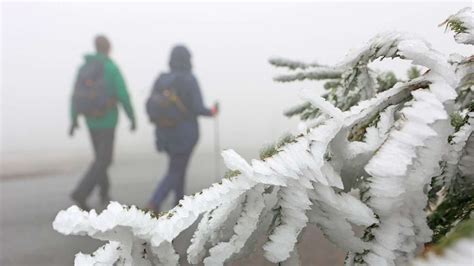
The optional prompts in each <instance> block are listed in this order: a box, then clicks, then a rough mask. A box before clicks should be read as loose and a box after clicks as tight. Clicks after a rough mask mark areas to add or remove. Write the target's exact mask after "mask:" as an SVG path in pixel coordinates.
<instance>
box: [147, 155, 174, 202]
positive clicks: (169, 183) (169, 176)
mask: <svg viewBox="0 0 474 266" xmlns="http://www.w3.org/2000/svg"><path fill="white" fill-rule="evenodd" d="M167 155H168V170H167V172H166V174H165V176H164V177H163V179H162V180H161V182H160V184H159V185H158V187H157V188H156V190H155V192H154V193H153V196H152V198H151V201H150V205H151V207H152V208H153V209H155V210H159V208H160V205H161V203H162V202H163V200H164V199H165V198H166V196H168V194H169V192H170V191H171V190H172V189H174V187H175V186H176V185H175V182H176V178H177V173H176V170H175V169H176V165H177V162H178V161H179V159H177V157H176V155H175V154H170V153H168V154H167Z"/></svg>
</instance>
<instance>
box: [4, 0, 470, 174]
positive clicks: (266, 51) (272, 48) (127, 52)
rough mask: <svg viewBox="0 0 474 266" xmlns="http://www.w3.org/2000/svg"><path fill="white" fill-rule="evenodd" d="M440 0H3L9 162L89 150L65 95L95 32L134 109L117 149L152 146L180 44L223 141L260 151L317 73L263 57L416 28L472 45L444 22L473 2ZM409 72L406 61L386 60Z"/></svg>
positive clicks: (316, 56)
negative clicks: (305, 77)
mask: <svg viewBox="0 0 474 266" xmlns="http://www.w3.org/2000/svg"><path fill="white" fill-rule="evenodd" d="M470 4H471V3H470V2H469V1H466V2H444V3H432V2H423V3H412V2H406V3H397V4H391V3H341V2H337V3H272V4H270V3H260V4H256V3H235V4H230V3H222V4H220V3H192V4H191V3H133V2H130V3H99V4H97V3H8V2H6V3H5V2H4V3H2V33H1V36H2V39H1V44H2V59H1V70H2V77H3V78H2V83H1V84H2V85H1V90H2V92H1V93H2V94H1V112H2V114H1V130H2V132H1V134H2V141H1V156H2V161H3V163H2V164H3V166H4V167H5V166H9V165H10V166H11V165H14V164H13V162H14V161H21V162H23V163H28V162H35V161H41V160H45V158H55V159H54V160H55V161H54V160H50V161H49V163H54V162H56V163H59V160H61V158H66V157H69V158H71V157H74V158H75V156H76V155H77V156H79V155H81V154H82V155H87V154H88V152H89V149H90V144H89V140H88V135H87V130H86V127H85V124H84V123H83V122H84V121H82V120H81V121H80V123H81V124H80V125H81V128H80V130H79V132H78V134H77V135H76V136H75V138H72V139H71V138H69V137H68V135H67V130H68V126H69V98H70V95H71V92H72V83H73V79H74V77H75V75H76V71H77V68H78V66H79V65H80V64H81V63H82V61H83V55H84V54H86V53H90V52H93V45H92V40H93V37H94V36H95V35H96V34H98V33H103V34H105V35H106V36H108V37H109V38H110V40H111V42H112V54H111V57H112V58H113V59H114V60H115V62H116V63H117V64H118V66H119V67H120V69H121V71H122V73H123V75H124V77H125V79H126V82H127V85H128V90H129V93H130V95H131V98H132V102H133V104H134V107H135V112H136V115H137V117H138V131H137V132H135V133H130V132H129V131H128V126H129V125H128V121H127V119H126V117H125V116H124V115H123V112H122V113H121V117H120V126H119V130H118V139H117V142H116V149H115V154H116V155H118V156H123V155H124V154H129V155H133V154H137V153H144V154H154V153H155V151H154V145H153V134H152V131H153V128H152V126H151V125H150V123H149V122H148V121H147V118H146V116H145V112H144V102H145V100H146V98H147V97H148V95H149V91H150V88H151V85H152V83H153V82H154V80H155V79H156V77H157V75H158V74H159V73H160V72H162V71H167V69H168V66H167V65H168V56H169V52H170V49H171V48H172V46H173V45H174V44H177V43H182V44H186V45H187V46H188V47H189V48H190V50H191V52H192V53H193V66H194V68H193V69H194V73H195V75H196V76H197V78H198V80H199V83H200V85H201V89H202V92H203V96H204V98H205V102H206V103H207V105H209V106H210V105H211V104H212V103H213V102H214V101H216V100H218V101H219V102H220V103H221V107H222V112H221V115H220V116H219V118H218V121H219V128H220V137H221V147H222V148H228V147H232V148H235V149H236V150H237V151H245V152H247V153H250V154H256V153H257V151H258V150H259V149H260V147H262V145H263V144H265V143H267V142H270V141H272V140H275V139H277V138H278V137H279V136H281V135H282V134H283V133H285V132H288V131H291V130H292V129H293V128H295V126H296V124H297V120H295V119H293V120H290V119H287V118H286V117H284V116H283V115H282V112H283V111H284V110H285V109H286V108H288V107H291V106H292V105H293V104H295V103H297V102H298V101H299V96H298V90H299V89H301V88H315V89H317V90H321V85H322V84H320V83H309V82H300V83H294V84H278V83H275V82H273V81H272V77H273V76H275V75H276V74H278V73H281V70H279V69H274V68H272V67H271V66H270V65H269V64H268V63H267V60H268V58H269V57H272V56H282V57H288V58H293V59H301V60H305V61H313V60H317V61H318V62H320V63H325V64H334V63H336V62H338V61H339V60H341V59H342V58H343V57H344V55H345V54H346V53H347V52H348V51H349V50H350V49H351V48H356V47H360V46H362V45H363V44H364V43H365V42H367V41H368V40H369V39H370V38H371V37H373V36H374V35H375V34H377V33H378V32H383V31H388V30H398V31H407V32H412V33H415V34H417V35H419V36H421V37H422V38H425V39H427V40H428V41H429V42H431V43H432V45H433V47H435V48H436V49H438V50H439V51H441V52H443V53H451V52H458V53H466V52H467V51H468V48H467V47H462V46H460V45H457V44H455V43H454V42H453V41H452V35H451V34H450V33H444V29H443V28H439V27H437V25H438V24H439V23H441V22H442V21H443V20H444V19H445V18H446V17H447V16H448V15H450V14H453V13H455V12H456V11H457V10H458V9H460V8H462V7H464V6H468V5H470ZM378 65H379V67H380V68H381V69H383V68H387V67H393V68H394V69H395V72H396V73H397V74H398V75H402V76H403V75H404V73H405V69H406V67H407V64H402V63H399V62H387V63H382V64H380V63H379V64H378ZM214 123H215V121H214V120H212V119H206V118H202V119H201V140H200V144H199V146H198V148H197V149H198V152H202V153H206V152H207V153H210V152H212V151H213V149H214V147H213V140H214V126H215V124H214Z"/></svg>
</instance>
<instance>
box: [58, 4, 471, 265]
mask: <svg viewBox="0 0 474 266" xmlns="http://www.w3.org/2000/svg"><path fill="white" fill-rule="evenodd" d="M469 12H471V11H469ZM465 13H466V11H462V12H460V13H458V14H456V15H454V16H453V17H450V18H449V19H448V20H449V21H453V20H454V19H458V20H460V21H464V20H463V18H464V17H463V16H464V14H465ZM446 23H448V24H449V26H450V27H452V25H453V24H452V23H453V22H446ZM463 23H465V22H463ZM462 25H467V24H462ZM462 33H463V34H466V33H469V31H467V30H464V31H463V32H462ZM463 38H464V39H466V38H467V37H463ZM457 39H459V38H457ZM386 57H389V58H394V57H398V58H401V59H403V60H409V61H410V62H412V63H413V64H414V65H417V66H421V67H423V68H426V69H428V71H426V72H425V73H424V74H423V75H421V76H418V77H415V76H412V77H411V78H410V79H409V80H407V81H404V80H398V79H396V78H393V77H390V75H387V76H386V77H384V78H383V82H382V81H380V79H381V78H382V77H383V75H380V74H378V73H377V72H376V71H374V70H372V69H370V66H369V64H370V62H373V61H374V60H377V59H383V58H386ZM271 63H272V64H274V65H275V66H281V67H287V68H289V69H290V70H294V69H300V72H297V73H292V74H289V75H285V76H281V77H279V78H277V79H278V80H280V81H295V80H303V79H317V80H320V79H330V81H328V82H327V83H326V86H325V87H326V89H327V91H328V92H327V93H326V94H324V95H323V97H321V96H319V95H317V94H316V93H315V92H314V91H312V90H303V91H302V93H301V94H302V98H303V101H304V103H303V104H302V105H301V106H298V107H297V108H295V109H293V110H291V111H290V112H289V113H291V114H299V115H301V116H302V118H305V119H309V120H310V121H308V123H307V127H306V128H304V130H300V131H299V133H298V134H297V135H295V136H293V135H287V136H285V137H283V138H282V139H281V140H280V141H278V142H277V143H275V144H274V145H270V146H268V147H267V148H265V149H264V150H263V151H262V153H261V154H260V159H253V160H251V161H250V162H247V161H246V160H245V159H244V158H242V157H241V156H240V155H239V154H238V153H237V152H235V151H234V150H226V151H223V152H222V156H223V158H224V162H225V164H226V166H227V168H229V172H228V173H227V174H226V176H225V178H223V179H222V181H221V182H219V183H216V184H213V185H211V186H210V187H209V188H207V189H204V190H203V191H201V192H199V193H197V194H194V195H192V196H186V197H185V198H184V199H182V200H181V201H180V202H179V205H178V206H176V207H174V208H173V209H171V210H170V211H169V212H167V213H162V214H160V215H158V216H155V215H154V214H153V213H150V212H144V211H142V210H140V209H138V208H136V207H134V206H132V207H127V206H123V205H120V204H118V203H111V204H110V205H109V206H108V207H107V209H106V210H105V211H103V212H102V213H101V214H97V213H96V212H95V211H90V212H85V211H82V210H80V209H78V208H77V207H75V206H73V207H70V208H69V209H67V210H65V211H61V212H59V213H58V215H57V217H56V219H55V221H54V223H53V228H54V229H55V230H56V231H58V232H60V233H63V234H66V235H88V236H90V237H93V238H96V239H99V240H103V241H107V243H106V244H105V246H104V247H102V248H99V250H97V251H96V252H95V253H94V254H92V255H84V254H79V255H77V257H76V264H77V265H86V264H91V263H102V264H103V265H116V264H118V265H154V264H157V265H176V264H177V263H178V261H179V255H178V254H176V252H175V251H174V248H173V244H172V243H173V240H174V239H176V237H177V236H178V235H179V234H180V233H181V232H183V231H184V230H186V229H188V228H189V227H190V226H191V225H193V224H195V223H197V224H198V226H197V229H196V230H195V231H194V235H193V238H192V240H191V241H190V243H188V244H189V246H188V247H187V259H188V261H189V262H190V263H192V264H199V263H204V264H205V265H224V264H225V263H226V262H228V261H230V260H233V259H235V258H237V257H239V256H242V255H245V254H247V253H248V252H251V251H252V249H251V248H249V247H251V246H253V244H254V243H255V239H257V238H258V237H259V236H261V235H262V234H265V235H266V237H267V241H266V242H265V243H264V244H263V247H262V249H263V251H264V255H265V258H267V259H268V260H269V261H271V262H274V263H282V264H283V265H295V263H299V255H298V250H297V248H296V247H297V243H298V241H299V239H300V237H301V234H302V232H304V229H305V228H306V226H307V225H308V223H313V224H316V225H317V226H318V227H319V228H320V229H321V230H322V231H323V232H324V234H325V235H326V236H327V238H328V239H329V240H330V241H331V242H333V243H334V244H335V245H337V246H338V247H339V248H341V249H342V250H344V251H347V252H348V256H347V258H346V264H347V265H363V264H368V265H408V264H410V262H411V261H412V260H413V259H414V257H415V255H416V254H417V253H418V252H419V251H420V250H421V249H422V248H423V245H424V244H425V243H426V242H429V241H430V240H431V239H432V237H431V236H432V229H430V227H428V223H427V216H428V215H429V213H427V212H426V209H425V207H426V204H427V202H428V195H427V191H428V190H429V189H430V185H431V184H435V183H436V184H440V186H441V187H442V190H440V191H444V192H445V193H448V194H447V196H446V199H448V198H449V196H452V195H454V196H456V195H458V194H453V193H452V191H456V189H454V188H453V187H454V186H453V185H452V184H456V183H459V182H461V181H463V180H464V181H466V182H465V183H463V184H467V185H464V186H463V187H464V188H467V189H470V188H471V187H472V184H473V183H474V182H473V181H472V180H474V169H473V165H474V159H473V158H474V134H473V122H474V121H473V113H474V109H473V108H474V105H473V103H472V84H473V83H472V77H473V75H472V73H473V71H472V60H471V59H470V58H463V57H459V56H452V57H450V59H448V57H445V56H444V55H442V54H440V53H439V52H437V51H436V50H434V49H433V48H432V47H431V46H430V45H429V44H428V43H427V42H425V41H422V40H419V39H417V38H415V37H412V36H410V35H407V34H401V33H397V32H395V33H386V34H381V35H378V36H376V37H375V38H374V39H372V40H371V41H370V42H369V43H368V45H367V46H365V47H363V48H362V49H360V50H358V51H356V52H355V53H353V54H351V55H349V56H348V57H347V58H346V59H345V60H344V61H343V62H341V63H339V64H337V65H336V66H334V67H327V66H321V65H317V64H304V63H301V62H296V61H290V60H284V59H273V60H271ZM385 81H387V82H385ZM387 84H389V85H387ZM470 99H471V100H470ZM433 177H435V178H434V182H432V178H433ZM463 191H464V190H463ZM468 191H471V190H468ZM472 191H474V190H472ZM463 193H464V194H459V195H461V196H463V197H466V195H469V194H466V193H465V191H464V192H463ZM454 199H459V197H457V196H456V197H454ZM462 199H465V198H462ZM468 199H469V198H468ZM470 199H471V202H472V195H471V197H470ZM439 201H440V202H442V203H441V204H439V206H438V209H437V210H438V211H439V210H441V209H440V208H439V207H440V206H441V207H442V206H445V205H446V204H447V201H446V200H445V201H442V200H439ZM443 204H444V205H443ZM463 204H466V203H465V202H464V203H463ZM467 204H470V203H469V201H468V203H467ZM459 205H461V206H462V207H464V206H465V205H462V204H459ZM448 206H449V205H448ZM443 210H446V209H443ZM448 210H450V209H448ZM432 217H434V218H432ZM466 217H470V212H467V213H461V214H459V215H456V216H455V218H454V219H453V221H451V220H450V221H449V225H446V226H445V225H443V228H442V230H438V229H434V230H435V236H438V235H441V234H446V232H447V231H449V230H450V228H451V224H453V223H456V222H459V221H460V220H464V219H467V218H466ZM435 218H436V216H430V224H429V225H430V226H432V225H434V226H435V227H436V226H437V225H440V224H441V223H440V222H439V221H438V220H437V219H435ZM354 227H363V228H364V232H363V235H362V236H359V235H358V233H357V232H355V231H354V229H353V228H354ZM458 250H461V251H462V252H463V250H462V249H458Z"/></svg>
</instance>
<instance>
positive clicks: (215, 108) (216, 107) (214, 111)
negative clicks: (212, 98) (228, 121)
mask: <svg viewBox="0 0 474 266" xmlns="http://www.w3.org/2000/svg"><path fill="white" fill-rule="evenodd" d="M218 113H219V102H215V103H214V106H213V107H212V108H211V114H212V116H217V114H218Z"/></svg>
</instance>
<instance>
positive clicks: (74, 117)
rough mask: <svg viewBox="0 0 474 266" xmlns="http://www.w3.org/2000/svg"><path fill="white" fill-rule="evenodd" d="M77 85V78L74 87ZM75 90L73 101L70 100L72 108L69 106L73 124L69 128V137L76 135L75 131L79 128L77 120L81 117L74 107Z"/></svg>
mask: <svg viewBox="0 0 474 266" xmlns="http://www.w3.org/2000/svg"><path fill="white" fill-rule="evenodd" d="M76 84H77V77H76V80H75V82H74V86H76ZM73 98H74V89H73V93H72V95H71V100H70V106H69V116H70V119H71V124H70V127H69V135H70V136H73V135H74V130H76V128H78V123H77V119H78V117H79V115H78V113H77V111H76V108H75V106H74V99H73Z"/></svg>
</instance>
